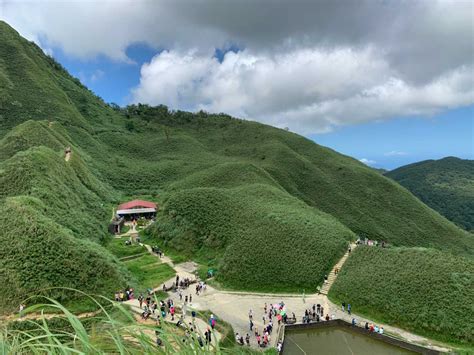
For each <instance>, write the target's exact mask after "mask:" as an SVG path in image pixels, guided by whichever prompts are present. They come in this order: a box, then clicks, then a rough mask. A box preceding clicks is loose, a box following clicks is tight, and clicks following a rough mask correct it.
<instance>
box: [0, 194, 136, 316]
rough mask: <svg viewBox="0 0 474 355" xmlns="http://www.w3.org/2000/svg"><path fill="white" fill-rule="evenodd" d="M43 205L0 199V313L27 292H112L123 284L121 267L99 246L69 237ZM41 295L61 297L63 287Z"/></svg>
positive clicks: (21, 199) (25, 199) (26, 199)
mask: <svg viewBox="0 0 474 355" xmlns="http://www.w3.org/2000/svg"><path fill="white" fill-rule="evenodd" d="M44 210H46V206H45V205H44V204H43V203H42V202H41V201H40V200H38V199H35V198H31V197H14V198H7V199H5V200H3V201H2V202H0V224H1V225H2V229H1V230H0V244H1V245H2V248H0V269H1V270H2V272H1V273H0V285H2V302H0V312H12V311H14V310H16V309H17V308H18V305H19V303H20V302H21V301H23V300H24V299H25V298H26V297H27V296H31V295H32V294H37V293H38V291H39V290H43V289H46V288H50V287H70V288H74V289H78V290H82V291H85V292H88V293H91V292H92V293H98V294H103V295H112V293H113V292H114V291H115V290H117V289H119V288H123V287H124V286H125V285H126V284H127V282H128V281H127V277H128V276H127V275H128V273H127V271H126V269H125V268H124V267H123V266H121V265H119V264H118V262H117V261H116V259H113V258H112V257H111V256H110V254H109V253H108V252H106V251H105V249H103V248H101V247H100V246H98V245H97V244H96V243H92V242H89V241H85V240H79V239H77V238H74V237H73V236H72V235H71V233H70V232H69V231H68V230H67V229H65V228H63V227H62V226H60V225H59V224H57V223H55V222H54V221H52V220H51V219H50V218H48V217H46V216H45V215H44V214H43V213H42V211H44ZM44 294H47V295H49V296H51V297H53V298H55V299H57V300H60V301H64V300H65V299H69V298H70V297H71V295H70V294H68V293H67V292H66V291H65V290H49V291H45V292H44Z"/></svg>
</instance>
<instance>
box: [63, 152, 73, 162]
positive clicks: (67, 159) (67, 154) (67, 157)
mask: <svg viewBox="0 0 474 355" xmlns="http://www.w3.org/2000/svg"><path fill="white" fill-rule="evenodd" d="M71 155H72V152H66V153H65V155H64V160H65V161H69V160H70V159H71Z"/></svg>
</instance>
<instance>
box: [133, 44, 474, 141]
mask: <svg viewBox="0 0 474 355" xmlns="http://www.w3.org/2000/svg"><path fill="white" fill-rule="evenodd" d="M472 70H473V68H472V67H461V68H458V69H455V70H453V71H450V72H448V73H444V74H443V75H440V76H439V77H436V78H434V79H433V80H432V81H431V82H428V83H426V84H425V85H418V86H417V85H414V84H410V83H408V82H406V81H404V80H403V79H401V78H400V77H398V76H397V72H396V71H395V70H393V68H391V67H390V65H389V64H388V63H387V61H386V59H385V58H384V56H383V55H381V54H380V53H378V52H377V51H376V50H374V49H373V48H371V47H367V48H364V49H359V50H355V49H351V48H348V47H345V48H335V49H332V50H326V49H320V48H304V49H298V50H293V51H292V52H290V53H287V52H282V53H275V54H272V55H267V54H259V53H255V52H252V51H251V50H244V51H240V52H238V53H234V52H228V53H227V54H226V55H225V56H224V58H223V60H222V61H221V62H219V61H218V60H217V59H216V58H215V57H212V56H206V55H201V54H199V53H198V52H196V51H194V52H193V51H191V52H187V53H179V52H177V51H164V52H162V53H160V54H159V55H156V56H155V57H154V58H153V59H152V60H151V62H150V63H147V64H145V65H143V67H142V70H141V81H140V84H139V86H138V87H136V88H135V89H134V90H133V91H132V96H133V101H134V102H147V103H150V104H160V103H163V104H166V105H169V106H170V107H171V108H181V109H186V110H191V111H197V110H205V111H209V112H226V113H230V114H233V115H236V116H239V117H244V118H250V119H256V120H259V121H261V122H265V123H268V124H271V125H274V126H277V127H289V128H290V129H291V130H292V131H296V132H299V133H303V134H309V133H320V132H328V131H331V130H332V129H333V128H334V127H338V126H341V125H346V124H356V123H361V122H368V121H371V120H381V119H386V118H387V117H396V116H411V115H432V114H435V113H437V112H439V111H441V110H443V109H447V108H452V107H457V106H462V105H468V104H471V103H473V102H474V76H473V75H472Z"/></svg>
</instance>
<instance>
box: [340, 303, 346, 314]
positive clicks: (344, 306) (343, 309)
mask: <svg viewBox="0 0 474 355" xmlns="http://www.w3.org/2000/svg"><path fill="white" fill-rule="evenodd" d="M341 308H342V311H343V312H344V311H345V309H346V302H342V307H341Z"/></svg>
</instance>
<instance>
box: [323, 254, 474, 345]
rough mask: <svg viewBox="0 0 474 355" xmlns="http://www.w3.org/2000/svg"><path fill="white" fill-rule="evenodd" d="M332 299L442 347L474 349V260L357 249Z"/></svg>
mask: <svg viewBox="0 0 474 355" xmlns="http://www.w3.org/2000/svg"><path fill="white" fill-rule="evenodd" d="M329 297H330V298H331V299H332V300H333V301H335V302H336V303H338V304H340V303H341V302H342V301H344V302H346V303H350V304H351V305H352V310H353V311H354V312H355V313H359V314H363V315H366V316H368V317H374V318H375V319H376V320H378V321H381V322H386V323H388V324H391V325H396V326H400V327H402V328H405V329H408V330H410V331H413V332H415V333H420V334H426V335H428V336H432V337H436V338H438V339H440V340H443V341H450V342H451V341H452V342H461V343H470V344H473V343H474V323H473V322H472V314H473V305H474V260H472V259H471V258H463V257H459V256H453V255H452V254H449V253H443V252H440V251H436V250H433V249H421V248H389V249H383V248H377V247H359V248H357V249H356V250H355V251H354V253H353V254H352V255H351V257H350V258H349V259H348V260H347V261H346V263H345V264H344V267H343V268H342V270H341V272H340V273H339V275H338V277H337V279H336V281H335V282H334V284H333V286H332V287H331V290H330V293H329Z"/></svg>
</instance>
